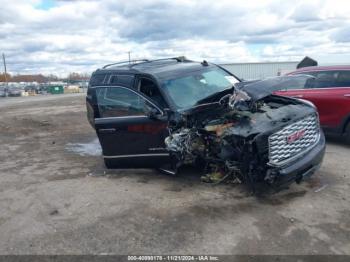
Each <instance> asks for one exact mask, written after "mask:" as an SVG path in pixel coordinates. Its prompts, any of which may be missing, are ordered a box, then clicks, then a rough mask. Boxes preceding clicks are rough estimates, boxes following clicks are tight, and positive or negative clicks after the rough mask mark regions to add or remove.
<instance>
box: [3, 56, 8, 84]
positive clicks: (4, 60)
mask: <svg viewBox="0 0 350 262" xmlns="http://www.w3.org/2000/svg"><path fill="white" fill-rule="evenodd" d="M2 61H3V62H4V68H5V84H6V89H7V87H8V83H7V70H6V59H5V54H4V53H2Z"/></svg>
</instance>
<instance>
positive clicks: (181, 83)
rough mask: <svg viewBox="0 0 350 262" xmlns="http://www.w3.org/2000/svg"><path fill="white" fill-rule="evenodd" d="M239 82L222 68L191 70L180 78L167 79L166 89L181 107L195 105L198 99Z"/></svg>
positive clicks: (173, 100) (164, 87) (174, 101)
mask: <svg viewBox="0 0 350 262" xmlns="http://www.w3.org/2000/svg"><path fill="white" fill-rule="evenodd" d="M237 82H239V81H238V80H237V79H236V78H235V77H234V76H232V75H230V74H228V73H227V72H225V71H224V70H222V69H220V68H214V69H207V70H201V71H195V72H189V73H188V74H186V75H182V76H181V77H179V78H174V79H168V80H165V81H164V82H163V84H162V87H163V89H164V91H165V92H166V93H167V94H168V95H169V97H170V99H171V100H172V102H173V103H174V104H175V106H176V107H178V108H179V109H185V108H189V107H192V106H194V105H195V104H196V103H197V102H198V101H200V100H202V99H203V98H206V97H208V96H211V95H213V94H215V93H218V92H221V91H223V90H225V89H228V88H231V87H232V85H233V84H235V83H237Z"/></svg>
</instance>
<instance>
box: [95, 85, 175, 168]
mask: <svg viewBox="0 0 350 262" xmlns="http://www.w3.org/2000/svg"><path fill="white" fill-rule="evenodd" d="M96 101H97V108H98V116H99V117H97V118H95V129H96V133H97V136H98V138H99V140H100V144H101V147H102V152H103V157H104V160H105V163H106V165H107V167H109V168H128V167H130V168H134V167H161V166H163V165H164V164H167V163H168V161H169V153H168V152H167V151H166V149H165V144H164V139H165V137H166V136H168V134H169V133H168V130H167V121H166V120H165V118H162V119H163V120H160V119H156V118H155V117H149V116H147V112H149V110H150V109H152V110H153V111H155V112H157V113H158V114H159V115H163V112H162V110H161V109H160V108H159V107H158V106H156V105H155V104H154V103H152V102H151V101H150V100H148V99H147V97H146V96H144V95H143V94H140V93H138V92H136V91H135V90H132V89H130V88H126V87H121V86H108V87H107V86H106V87H97V88H96Z"/></svg>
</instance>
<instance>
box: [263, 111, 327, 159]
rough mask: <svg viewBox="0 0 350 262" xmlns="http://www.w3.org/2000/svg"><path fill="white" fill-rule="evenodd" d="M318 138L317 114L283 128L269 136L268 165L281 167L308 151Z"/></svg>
mask: <svg viewBox="0 0 350 262" xmlns="http://www.w3.org/2000/svg"><path fill="white" fill-rule="evenodd" d="M319 137H320V126H319V120H318V115H317V114H312V115H309V116H307V117H305V118H304V119H302V120H300V121H298V122H295V123H293V124H291V125H288V126H286V127H284V128H283V129H282V130H280V131H278V132H276V133H274V134H272V135H270V136H269V164H271V165H282V164H284V163H286V162H288V161H290V160H292V159H293V158H295V157H297V156H298V155H300V154H302V153H304V152H306V151H307V150H308V149H310V148H311V147H312V146H313V145H314V144H315V143H316V142H317V141H318V139H319Z"/></svg>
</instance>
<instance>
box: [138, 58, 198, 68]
mask: <svg viewBox="0 0 350 262" xmlns="http://www.w3.org/2000/svg"><path fill="white" fill-rule="evenodd" d="M165 60H176V61H177V62H192V60H189V59H187V58H186V57H185V56H179V57H169V58H160V59H153V60H148V59H146V61H143V62H141V63H137V64H133V65H131V67H133V66H135V65H140V64H145V63H152V62H158V61H165Z"/></svg>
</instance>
